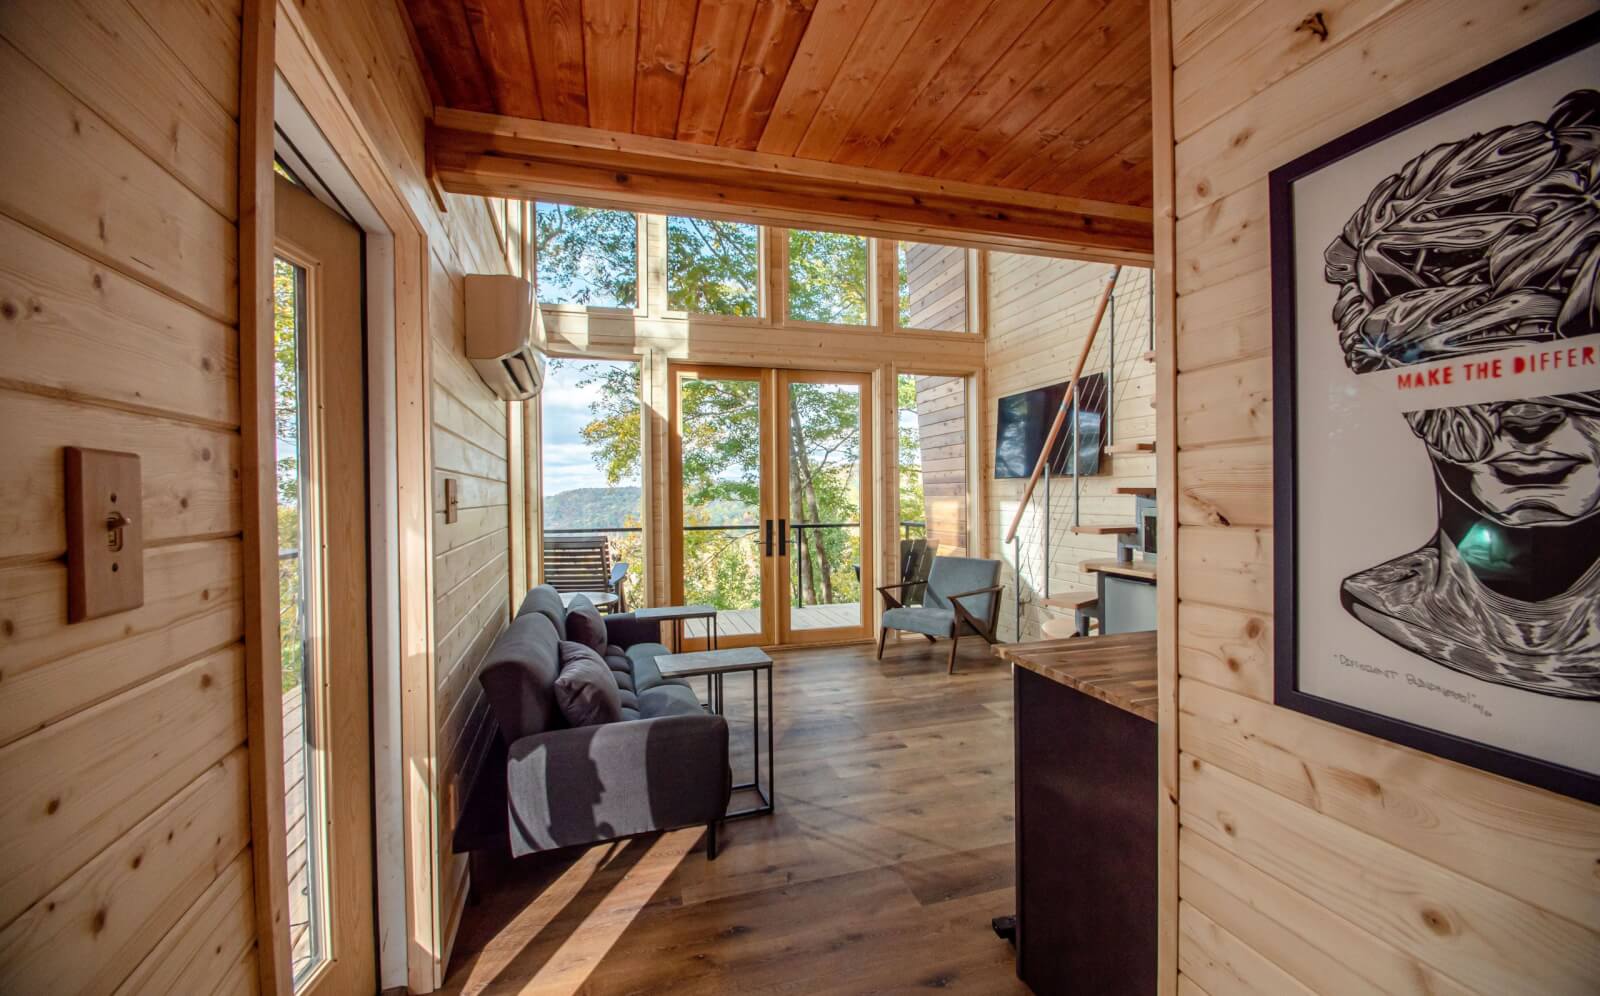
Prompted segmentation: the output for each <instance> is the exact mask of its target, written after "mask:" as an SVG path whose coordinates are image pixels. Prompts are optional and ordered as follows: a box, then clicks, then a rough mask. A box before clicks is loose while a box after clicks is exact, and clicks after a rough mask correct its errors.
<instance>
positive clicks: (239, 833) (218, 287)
mask: <svg viewBox="0 0 1600 996" xmlns="http://www.w3.org/2000/svg"><path fill="white" fill-rule="evenodd" d="M202 6H204V7H205V10H201V7H202ZM195 15H199V16H195ZM238 18H239V8H238V5H237V4H232V3H227V2H224V3H220V4H209V5H199V4H191V3H189V2H187V0H175V2H174V3H169V4H161V5H135V4H132V3H128V2H122V0H114V2H109V3H105V4H96V5H93V9H92V10H91V9H90V5H88V4H86V3H63V4H17V5H10V6H8V7H7V8H6V10H5V12H4V14H0V77H3V79H4V83H5V90H6V93H7V98H8V99H7V100H6V102H5V108H4V109H3V110H0V115H4V116H5V117H6V123H7V125H8V126H9V129H10V130H11V132H12V134H14V135H16V136H18V138H17V139H16V140H14V141H12V142H9V143H7V145H6V147H5V151H4V152H0V158H3V160H4V162H3V166H0V176H3V177H4V179H3V181H0V228H3V238H0V245H3V246H4V248H3V249H0V351H3V352H4V353H5V355H7V356H8V357H9V358H10V359H9V360H8V361H7V363H6V365H5V366H6V369H5V371H4V373H3V375H0V406H4V407H6V409H7V412H8V414H7V417H6V421H7V423H8V424H11V425H13V426H25V427H26V429H25V431H18V432H16V433H14V434H13V436H12V443H11V445H10V446H9V447H8V450H7V456H8V459H7V460H6V461H5V466H6V468H7V469H6V470H5V471H4V472H0V493H3V494H4V501H3V502H0V506H3V507H4V508H5V512H4V513H0V659H3V661H4V663H3V665H0V671H3V675H0V677H3V679H4V680H3V681H0V717H4V718H3V720H0V744H3V745H4V746H3V747H0V783H4V784H5V785H6V786H8V789H7V791H8V794H10V795H11V796H12V798H13V800H14V802H15V805H13V806H12V807H10V808H9V809H8V811H7V812H8V814H9V815H8V816H7V817H6V818H5V824H4V826H3V827H0V843H3V845H4V847H5V849H6V853H7V854H8V856H9V857H10V859H11V860H9V861H8V862H7V873H6V875H5V880H4V883H3V885H0V897H3V910H0V925H3V926H0V965H3V966H4V968H3V969H0V988H5V989H6V990H7V991H17V992H43V991H75V990H79V989H87V990H94V991H111V990H113V989H116V988H117V987H118V986H119V984H123V983H126V984H127V986H128V988H129V991H132V990H133V989H135V988H137V987H138V986H139V985H141V984H142V983H141V981H140V972H141V966H143V965H145V964H153V963H151V962H149V961H148V959H150V958H151V957H153V956H155V955H156V954H157V953H160V952H165V953H166V955H167V966H168V967H167V968H165V969H164V971H167V972H170V973H175V974H172V975H171V976H170V977H171V978H174V979H187V980H194V981H196V982H197V983H198V984H200V985H203V986H208V987H209V982H210V980H213V979H222V978H223V975H224V973H221V972H215V971H212V970H211V969H209V968H207V967H205V959H202V958H200V956H199V955H198V954H197V953H196V954H194V956H193V957H192V958H190V957H188V956H186V955H185V952H196V951H197V949H196V948H195V947H194V945H193V944H192V943H191V940H190V939H191V937H192V933H193V930H194V925H195V924H197V923H199V922H200V920H201V912H199V911H201V910H202V908H203V911H204V914H205V916H207V917H209V918H210V919H211V921H212V922H214V923H227V924H230V925H231V930H232V934H231V935H230V936H231V938H232V940H231V941H228V942H227V943H224V944H223V945H222V946H223V948H224V949H226V956H225V957H226V958H227V959H230V960H232V961H233V962H234V963H235V964H236V963H237V961H238V959H239V957H240V956H241V954H242V952H243V951H244V950H246V949H248V948H250V947H252V946H253V943H254V940H255V927H254V920H253V913H252V911H253V904H254V897H253V894H252V890H251V880H250V876H249V875H248V874H247V873H245V872H247V870H248V863H247V862H248V857H247V855H248V851H247V850H246V848H247V844H248V838H249V823H248V809H247V806H246V802H245V791H244V790H245V784H246V778H245V765H244V757H245V751H244V748H243V746H242V745H243V742H244V737H245V732H244V721H243V711H244V710H243V691H242V681H243V665H242V661H243V652H242V643H241V642H240V640H241V636H242V632H243V618H242V612H241V607H240V601H239V599H240V591H239V586H240V579H241V571H242V565H241V560H240V556H239V540H238V534H239V530H240V525H241V520H240V492H239V484H238V480H237V473H238V463H237V459H238V453H239V442H238V425H239V397H238V392H239V385H238V358H237V354H238V343H237V337H238V332H237V329H236V327H235V325H234V322H235V320H236V316H237V313H238V308H237V291H236V276H237V265H236V260H237V234H236V230H235V228H234V218H235V217H236V215H237V205H236V196H235V193H234V189H235V183H236V177H237V169H236V156H235V149H236V148H237V141H238V136H237V125H236V123H235V120H234V115H235V114H236V113H237V106H238V104H237V101H238V96H237V91H238V85H239V58H240V52H239V28H238ZM65 445H84V446H97V447H105V448H113V449H126V450H131V451H133V452H137V453H139V454H140V456H141V458H142V461H143V468H142V469H143V485H144V489H143V491H144V493H143V495H142V498H143V508H144V516H145V522H146V527H145V537H146V542H147V548H146V551H145V554H144V562H143V567H144V570H145V584H146V599H145V604H144V605H143V606H141V607H140V608H138V609H136V610H133V611H132V612H128V613H123V614H119V615H117V616H111V617H105V618H102V619H96V620H91V621H88V622H85V623H80V624H76V625H72V626H68V625H67V624H66V621H65V618H64V605H65V596H64V592H65V587H66V576H65V569H64V567H63V566H62V564H61V562H60V560H59V559H58V558H59V557H60V555H61V553H62V549H63V546H64V536H63V531H62V525H61V523H62V521H63V510H62V500H63V495H62V486H61V465H60V456H59V454H60V448H61V447H62V446H65ZM13 456H14V457H15V459H10V458H11V457H13ZM24 798H27V799H31V800H32V801H31V802H24V801H23V799H24ZM220 940H222V939H221V938H220V937H219V941H220ZM233 968H234V966H233V965H230V966H228V970H229V971H230V972H231V971H233ZM144 974H145V976H148V974H149V973H148V972H145V973H144ZM247 981H248V983H249V984H253V982H254V980H253V976H252V977H251V978H250V979H249V980H247Z"/></svg>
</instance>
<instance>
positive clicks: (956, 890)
mask: <svg viewBox="0 0 1600 996" xmlns="http://www.w3.org/2000/svg"><path fill="white" fill-rule="evenodd" d="M947 651H948V648H947V647H946V646H945V645H944V644H943V643H942V642H941V643H940V644H938V645H936V646H935V645H930V644H928V643H927V642H925V641H924V640H922V639H920V638H919V639H916V640H914V641H913V640H909V639H908V640H904V641H901V642H898V643H892V644H891V645H890V646H889V648H888V649H887V650H886V651H885V654H884V660H883V661H882V662H881V663H879V662H877V661H875V660H873V654H872V648H871V647H870V646H861V647H846V648H830V649H821V650H794V651H781V652H777V653H774V654H773V658H774V660H775V662H776V663H775V671H776V685H775V689H774V693H775V707H776V712H777V715H778V723H777V727H776V737H777V762H778V764H777V773H776V781H777V794H778V811H777V813H776V814H775V815H773V816H766V817H759V818H755V819H747V820H741V821H736V822H733V823H730V824H727V825H726V826H725V827H724V828H723V831H722V840H721V846H722V851H721V854H720V855H719V856H718V858H717V860H715V861H710V862H708V861H706V860H705V855H704V842H703V832H702V831H701V830H698V829H693V830H683V831H676V832H673V833H667V834H657V835H652V836H648V837H643V838H638V839H635V840H631V841H625V842H621V843H617V844H612V845H602V846H599V847H594V848H589V849H587V850H586V851H584V852H582V853H580V854H576V855H573V854H566V855H559V856H536V857H533V858H528V859H525V860H523V861H520V862H509V861H489V862H485V863H483V864H481V865H480V866H479V869H478V881H477V890H478V892H477V896H476V897H475V903H474V905H471V906H469V907H468V908H467V911H466V913H465V916H464V917H463V920H462V925H461V929H460V933H459V935H458V937H457V941H456V945H455V949H454V953H453V956H452V959H451V963H450V968H449V972H448V975H447V978H446V982H445V986H444V988H443V990H441V991H442V992H443V993H445V994H448V996H477V994H484V996H502V994H510V993H517V994H535V993H538V994H544V993H551V994H555V993H560V994H577V993H585V994H587V993H593V994H607V996H610V994H617V993H665V992H670V993H779V992H781V993H880V992H904V991H913V990H921V989H944V990H951V991H955V992H970V993H1012V992H1015V993H1025V992H1026V991H1027V990H1026V989H1025V988H1024V987H1023V986H1022V985H1021V984H1020V983H1018V982H1017V980H1016V978H1015V974H1014V973H1015V965H1014V961H1013V953H1012V950H1011V947H1010V945H1008V944H1007V943H1005V942H1004V941H1001V940H999V939H997V938H996V937H995V936H994V933H993V932H992V931H991V930H990V926H989V921H990V918H991V917H994V916H998V915H1001V914H1008V913H1011V912H1013V911H1014V910H1013V906H1014V900H1013V895H1012V882H1013V880H1012V811H1013V799H1012V746H1011V678H1010V671H1009V668H1008V666H1007V665H1005V664H1003V663H1001V662H1000V661H997V660H995V659H994V658H993V657H992V656H991V654H990V651H989V648H988V646H987V645H985V644H984V643H983V641H982V640H977V639H973V640H970V641H963V642H962V648H961V651H960V656H959V658H958V662H957V673H956V674H955V675H954V676H949V675H946V674H945V665H944V661H945V655H946V653H947ZM726 696H727V699H728V705H729V708H730V721H731V723H732V730H731V736H732V743H733V745H734V747H735V756H734V759H733V764H734V780H735V781H743V780H745V779H746V778H747V777H748V772H749V765H750V761H751V757H750V754H749V743H750V725H749V705H748V699H749V693H748V685H746V684H744V683H743V682H735V681H730V682H729V683H728V685H727V688H726ZM764 747H765V744H763V749H764ZM742 801H743V800H741V799H740V798H739V797H738V796H736V797H735V800H734V804H735V805H736V806H737V805H740V804H742Z"/></svg>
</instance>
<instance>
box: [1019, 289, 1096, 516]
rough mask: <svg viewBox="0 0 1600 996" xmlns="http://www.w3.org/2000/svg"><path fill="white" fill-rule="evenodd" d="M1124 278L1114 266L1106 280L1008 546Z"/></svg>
mask: <svg viewBox="0 0 1600 996" xmlns="http://www.w3.org/2000/svg"><path fill="white" fill-rule="evenodd" d="M1121 274H1122V267H1120V266H1113V267H1112V268H1111V272H1110V274H1108V275H1107V276H1106V285H1105V286H1104V287H1102V288H1101V289H1100V303H1099V304H1098V305H1096V306H1095V309H1094V321H1093V322H1091V323H1090V324H1089V338H1087V339H1085V340H1084V341H1083V349H1082V350H1080V351H1079V353H1078V364H1077V366H1075V367H1073V368H1072V379H1071V380H1070V381H1068V382H1067V393H1066V394H1065V395H1063V396H1062V398H1061V407H1060V408H1058V409H1057V410H1056V420H1055V421H1054V422H1052V423H1050V434H1049V435H1048V436H1046V437H1045V441H1044V447H1043V448H1042V449H1041V450H1039V459H1038V461H1037V462H1036V463H1034V465H1033V473H1032V474H1029V475H1028V484H1027V487H1025V488H1023V489H1022V500H1021V501H1019V502H1017V511H1016V514H1015V515H1013V516H1012V517H1011V527H1010V528H1009V529H1007V530H1006V538H1005V542H1007V543H1009V542H1011V541H1012V539H1014V538H1015V537H1016V535H1017V527H1018V526H1020V525H1021V524H1022V513H1023V512H1025V511H1027V510H1028V501H1029V500H1030V499H1032V498H1033V486H1034V485H1035V484H1038V483H1039V475H1040V474H1043V473H1044V466H1045V463H1046V462H1047V461H1049V459H1050V451H1051V450H1053V449H1055V445H1056V437H1057V436H1059V435H1061V426H1062V424H1063V423H1065V422H1066V421H1067V413H1068V412H1070V411H1071V410H1072V396H1073V395H1074V394H1076V393H1077V390H1078V378H1079V377H1080V376H1082V374H1083V365H1084V364H1085V363H1087V362H1088V361H1089V350H1091V349H1093V348H1094V339H1095V336H1096V335H1097V334H1098V333H1099V332H1100V320H1101V319H1102V318H1104V317H1105V315H1106V305H1108V304H1110V303H1111V292H1112V291H1114V290H1116V288H1117V277H1119V276H1120V275H1121Z"/></svg>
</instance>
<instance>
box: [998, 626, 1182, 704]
mask: <svg viewBox="0 0 1600 996" xmlns="http://www.w3.org/2000/svg"><path fill="white" fill-rule="evenodd" d="M994 655H995V656H996V657H998V658H1000V659H1001V660H1006V661H1010V662H1011V663H1013V664H1015V665H1016V666H1017V667H1020V668H1026V669H1027V670H1029V671H1032V672H1033V673H1034V674H1037V675H1039V676H1041V677H1044V678H1049V679H1050V680H1051V681H1054V682H1056V683H1057V684H1060V685H1066V686H1067V687H1068V688H1073V689H1076V690H1078V691H1080V692H1082V693H1084V694H1085V695H1090V696H1093V697H1094V698H1097V699H1099V700H1100V701H1102V702H1106V703H1109V704H1110V705H1114V706H1116V707H1117V708H1118V709H1121V710H1122V711H1124V712H1131V713H1133V714H1134V715H1135V716H1138V717H1140V718H1141V719H1148V720H1149V721H1150V722H1152V723H1154V722H1155V721H1156V699H1157V695H1156V634H1155V633H1154V632H1146V633H1117V634H1115V635H1113V636H1080V637H1071V638H1069V639H1065V640H1040V641H1039V642H1037V643H1001V644H996V645H995V648H994Z"/></svg>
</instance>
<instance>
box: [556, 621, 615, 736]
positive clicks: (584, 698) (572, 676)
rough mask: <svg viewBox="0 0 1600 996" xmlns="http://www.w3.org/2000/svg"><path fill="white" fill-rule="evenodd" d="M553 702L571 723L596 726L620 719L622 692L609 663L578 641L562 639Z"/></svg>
mask: <svg viewBox="0 0 1600 996" xmlns="http://www.w3.org/2000/svg"><path fill="white" fill-rule="evenodd" d="M560 647H561V674H560V675H559V676H558V677H557V678H556V683H555V693H556V702H557V703H559V704H560V706H561V714H562V715H563V716H565V717H566V719H567V722H568V723H570V724H571V725H573V726H599V725H600V724H602V723H615V722H617V721H618V720H620V719H622V693H621V690H620V689H618V688H617V679H616V678H614V677H612V675H611V667H610V665H608V664H606V662H605V661H604V660H602V659H601V658H600V655H599V654H597V653H595V652H594V651H593V650H591V649H589V648H588V647H586V646H584V645H583V644H581V643H575V642H573V641H571V640H562V641H561V644H560Z"/></svg>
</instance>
